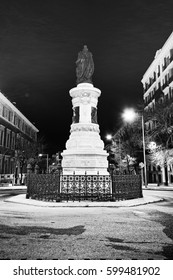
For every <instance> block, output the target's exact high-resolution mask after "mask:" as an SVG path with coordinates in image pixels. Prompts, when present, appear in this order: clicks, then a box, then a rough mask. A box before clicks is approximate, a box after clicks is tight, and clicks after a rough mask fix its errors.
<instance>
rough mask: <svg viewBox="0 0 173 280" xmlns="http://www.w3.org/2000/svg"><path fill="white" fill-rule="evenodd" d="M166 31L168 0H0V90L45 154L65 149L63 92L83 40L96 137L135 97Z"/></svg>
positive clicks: (72, 80)
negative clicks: (34, 131)
mask: <svg viewBox="0 0 173 280" xmlns="http://www.w3.org/2000/svg"><path fill="white" fill-rule="evenodd" d="M172 30H173V1H172V0H163V1H160V0H152V1H151V0H149V1H148V0H121V1H117V0H87V1H85V0H80V1H79V0H69V1H68V0H62V1H61V0H35V1H32V0H15V1H14V0H11V1H10V0H5V1H1V2H0V89H1V92H2V93H4V94H5V95H6V96H7V97H8V98H9V99H10V101H12V102H13V101H15V102H16V104H17V107H18V109H19V110H21V112H22V113H23V114H24V115H25V116H26V117H27V118H29V120H30V121H31V122H33V123H34V124H35V126H36V127H37V128H38V129H39V130H40V132H41V134H42V135H45V137H46V140H47V142H48V144H49V146H48V151H49V152H53V153H55V152H57V151H59V150H63V149H64V148H65V142H66V141H67V139H68V138H69V133H70V132H69V131H70V125H71V120H72V105H71V97H70V96H69V90H70V89H71V88H73V87H75V86H76V75H75V61H76V59H77V54H78V52H79V51H80V50H82V48H83V45H84V44H86V45H87V46H88V48H89V50H90V51H91V52H92V54H93V58H94V63H95V72H94V75H93V83H94V86H95V87H98V88H99V89H100V90H101V91H102V95H101V97H100V98H99V103H98V122H99V125H100V130H101V138H102V139H103V140H105V135H106V133H108V132H115V131H116V129H117V127H118V126H119V123H120V112H121V111H122V110H123V108H124V107H126V106H136V104H137V103H138V102H139V100H140V99H141V98H142V93H143V90H142V84H141V79H142V76H143V74H144V72H145V71H146V69H147V68H148V66H149V64H150V63H151V61H152V60H153V58H154V55H155V52H156V50H157V49H160V48H161V47H162V46H163V44H164V42H165V41H166V39H167V38H168V37H169V35H170V34H171V32H172Z"/></svg>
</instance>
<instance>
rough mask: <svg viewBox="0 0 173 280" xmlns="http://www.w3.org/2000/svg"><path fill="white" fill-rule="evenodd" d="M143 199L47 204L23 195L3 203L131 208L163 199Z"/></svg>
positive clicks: (146, 195)
mask: <svg viewBox="0 0 173 280" xmlns="http://www.w3.org/2000/svg"><path fill="white" fill-rule="evenodd" d="M144 192H145V193H144V194H143V195H144V197H142V198H135V199H129V200H123V201H115V202H113V201H105V202H91V201H81V202H79V201H74V202H73V201H69V202H67V201H63V202H47V201H40V200H34V199H26V195H25V194H20V195H16V196H13V197H10V198H8V199H6V200H5V202H11V203H18V204H25V205H32V206H37V207H132V206H138V205H144V204H149V203H153V202H160V201H163V200H164V199H162V198H160V197H157V196H153V195H150V194H149V192H146V191H144Z"/></svg>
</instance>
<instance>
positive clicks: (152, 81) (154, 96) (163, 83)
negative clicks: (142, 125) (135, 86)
mask: <svg viewBox="0 0 173 280" xmlns="http://www.w3.org/2000/svg"><path fill="white" fill-rule="evenodd" d="M141 82H142V84H143V99H144V105H145V106H144V110H147V109H149V108H151V109H154V107H155V103H156V102H157V101H158V100H160V101H162V99H164V100H169V99H171V98H172V97H173V32H172V33H171V35H170V36H169V38H168V39H167V41H166V42H165V44H164V45H163V47H162V48H161V49H159V50H157V51H156V54H155V57H154V60H153V61H152V63H151V64H150V66H149V67H148V69H147V70H146V72H145V74H144V75H143V78H142V81H141ZM152 125H154V124H153V123H152V122H148V123H147V124H146V126H150V128H151V129H152ZM164 172H165V170H164V168H161V167H159V166H154V165H152V164H151V163H149V162H148V163H147V173H148V182H149V183H156V182H157V181H158V180H159V182H160V183H163V182H164V181H165V173H164ZM168 175H169V176H168V177H169V178H168V180H169V182H173V176H172V173H171V171H170V172H169V174H168Z"/></svg>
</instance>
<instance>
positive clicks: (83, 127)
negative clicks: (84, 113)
mask: <svg viewBox="0 0 173 280" xmlns="http://www.w3.org/2000/svg"><path fill="white" fill-rule="evenodd" d="M75 131H94V132H97V133H100V129H99V126H98V124H92V123H91V124H83V123H77V124H72V125H71V130H70V132H71V133H72V132H75Z"/></svg>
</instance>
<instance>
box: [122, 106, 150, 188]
mask: <svg viewBox="0 0 173 280" xmlns="http://www.w3.org/2000/svg"><path fill="white" fill-rule="evenodd" d="M137 115H138V114H137V113H136V112H135V110H134V109H133V108H128V109H125V110H124V112H123V114H122V117H123V119H124V121H126V122H129V123H132V122H133V121H134V120H135V119H136V117H137ZM141 118H142V142H143V157H144V181H145V188H147V165H146V155H145V131H144V116H143V114H141Z"/></svg>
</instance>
